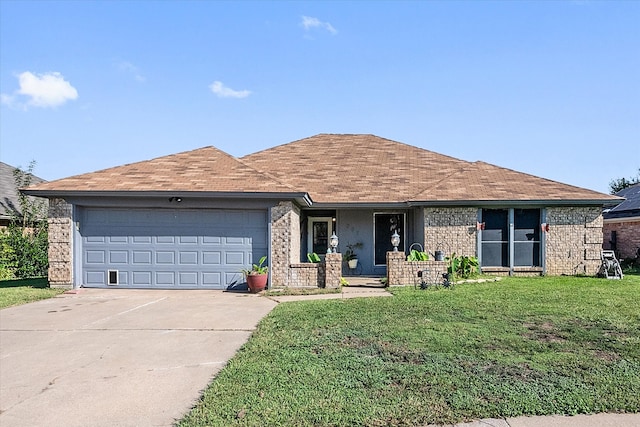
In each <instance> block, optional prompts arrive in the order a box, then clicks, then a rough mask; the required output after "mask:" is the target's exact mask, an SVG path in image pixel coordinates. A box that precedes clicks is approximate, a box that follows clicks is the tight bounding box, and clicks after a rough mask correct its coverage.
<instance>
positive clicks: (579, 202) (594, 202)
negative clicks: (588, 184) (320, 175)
mask: <svg viewBox="0 0 640 427" xmlns="http://www.w3.org/2000/svg"><path fill="white" fill-rule="evenodd" d="M616 203H618V201H617V200H610V199H574V200H566V199H565V200H553V199H551V200H549V199H530V200H506V199H505V200H411V201H408V202H407V204H408V205H409V206H534V205H535V206H608V205H612V204H616Z"/></svg>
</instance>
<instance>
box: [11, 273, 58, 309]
mask: <svg viewBox="0 0 640 427" xmlns="http://www.w3.org/2000/svg"><path fill="white" fill-rule="evenodd" d="M62 292H64V289H51V288H49V283H48V282H47V279H46V278H37V279H20V280H4V281H0V308H5V307H11V306H14V305H20V304H26V303H28V302H33V301H38V300H41V299H46V298H51V297H54V296H56V295H59V294H61V293H62Z"/></svg>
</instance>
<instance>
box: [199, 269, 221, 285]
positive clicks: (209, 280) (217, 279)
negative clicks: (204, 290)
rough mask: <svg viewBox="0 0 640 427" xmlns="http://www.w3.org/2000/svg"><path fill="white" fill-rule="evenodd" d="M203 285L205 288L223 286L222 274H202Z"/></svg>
mask: <svg viewBox="0 0 640 427" xmlns="http://www.w3.org/2000/svg"><path fill="white" fill-rule="evenodd" d="M202 284H203V285H205V286H223V282H222V273H221V272H209V273H207V272H204V273H202Z"/></svg>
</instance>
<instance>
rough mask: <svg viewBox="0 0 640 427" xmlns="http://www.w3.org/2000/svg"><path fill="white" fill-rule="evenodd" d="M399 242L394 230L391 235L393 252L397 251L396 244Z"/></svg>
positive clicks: (396, 232)
mask: <svg viewBox="0 0 640 427" xmlns="http://www.w3.org/2000/svg"><path fill="white" fill-rule="evenodd" d="M399 244H400V236H399V235H398V231H394V232H393V235H391V245H393V252H398V245H399Z"/></svg>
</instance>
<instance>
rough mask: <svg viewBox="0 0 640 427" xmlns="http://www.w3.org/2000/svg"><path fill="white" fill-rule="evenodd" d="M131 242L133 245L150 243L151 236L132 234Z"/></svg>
mask: <svg viewBox="0 0 640 427" xmlns="http://www.w3.org/2000/svg"><path fill="white" fill-rule="evenodd" d="M131 242H132V243H133V244H134V245H148V244H151V236H133V237H132V238H131Z"/></svg>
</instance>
